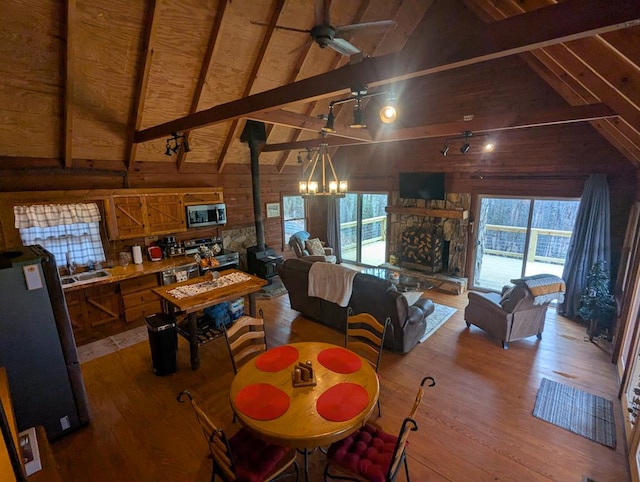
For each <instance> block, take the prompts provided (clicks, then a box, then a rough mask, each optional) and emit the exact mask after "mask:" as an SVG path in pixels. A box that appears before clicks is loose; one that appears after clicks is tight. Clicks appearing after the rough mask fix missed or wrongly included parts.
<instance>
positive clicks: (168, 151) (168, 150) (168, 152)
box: [164, 142, 171, 157]
mask: <svg viewBox="0 0 640 482" xmlns="http://www.w3.org/2000/svg"><path fill="white" fill-rule="evenodd" d="M166 147H167V150H166V151H164V155H165V156H169V157H171V146H170V145H169V143H168V142H167V146H166Z"/></svg>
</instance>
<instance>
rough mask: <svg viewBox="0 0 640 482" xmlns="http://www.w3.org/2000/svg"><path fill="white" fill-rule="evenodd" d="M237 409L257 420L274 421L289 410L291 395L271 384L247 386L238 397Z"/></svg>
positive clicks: (236, 400)
mask: <svg viewBox="0 0 640 482" xmlns="http://www.w3.org/2000/svg"><path fill="white" fill-rule="evenodd" d="M235 402H236V407H237V408H238V410H240V411H241V412H242V413H244V414H245V415H247V416H248V417H251V418H255V419H256V420H273V419H274V418H278V417H279V416H280V415H282V414H284V413H285V412H286V411H287V410H288V409H289V403H290V402H291V400H290V399H289V395H287V394H286V393H284V392H283V391H282V390H280V389H279V388H277V387H274V386H273V385H270V384H269V383H254V384H253V385H247V386H246V387H244V388H243V389H242V390H240V391H239V392H238V394H237V395H236V399H235Z"/></svg>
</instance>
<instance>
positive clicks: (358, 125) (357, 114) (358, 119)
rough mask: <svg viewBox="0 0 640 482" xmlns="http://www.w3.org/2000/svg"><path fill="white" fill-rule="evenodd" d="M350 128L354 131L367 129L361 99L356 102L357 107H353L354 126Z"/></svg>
mask: <svg viewBox="0 0 640 482" xmlns="http://www.w3.org/2000/svg"><path fill="white" fill-rule="evenodd" d="M349 127H351V128H352V129H365V128H366V127H367V125H366V124H365V123H364V111H363V110H362V105H361V104H360V99H358V100H357V101H356V105H355V106H354V107H353V124H351V125H350V126H349Z"/></svg>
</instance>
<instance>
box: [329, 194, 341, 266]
mask: <svg viewBox="0 0 640 482" xmlns="http://www.w3.org/2000/svg"><path fill="white" fill-rule="evenodd" d="M327 245H328V246H329V247H331V248H333V254H334V255H335V256H336V263H342V255H341V253H340V252H341V251H342V249H341V245H340V202H339V201H338V198H336V197H335V196H329V199H328V204H327Z"/></svg>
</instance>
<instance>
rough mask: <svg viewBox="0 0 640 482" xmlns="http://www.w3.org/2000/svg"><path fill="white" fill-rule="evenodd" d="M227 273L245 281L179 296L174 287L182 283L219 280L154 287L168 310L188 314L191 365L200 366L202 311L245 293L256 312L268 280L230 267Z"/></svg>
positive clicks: (202, 278) (251, 310) (222, 275)
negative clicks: (199, 322) (199, 336)
mask: <svg viewBox="0 0 640 482" xmlns="http://www.w3.org/2000/svg"><path fill="white" fill-rule="evenodd" d="M227 275H231V276H238V275H239V277H241V278H242V281H239V282H236V283H233V284H228V285H225V286H219V287H215V288H213V289H210V290H208V291H203V292H201V293H197V294H193V295H191V296H184V297H181V298H178V297H176V295H175V294H173V293H175V292H174V290H175V289H176V288H182V287H193V286H197V285H201V284H203V283H210V282H212V281H215V280H213V279H211V277H210V276H207V275H205V276H199V277H197V278H192V279H189V280H186V281H181V282H179V283H173V284H170V285H165V286H160V287H158V288H153V292H154V293H155V294H157V295H158V296H159V297H160V298H162V299H163V300H165V301H166V302H167V303H166V307H167V310H168V312H169V313H168V314H169V315H171V316H174V314H175V313H176V312H182V313H185V314H186V315H187V324H188V328H189V332H188V335H189V352H190V358H191V368H192V369H193V370H196V369H197V368H198V367H199V366H200V355H199V349H198V313H199V312H200V311H202V310H204V309H205V308H209V307H210V306H213V305H217V304H220V303H224V302H225V301H230V300H234V299H236V298H240V297H243V296H248V297H249V314H250V315H251V316H256V301H255V295H256V293H257V292H258V291H260V289H261V288H262V287H263V286H264V285H266V284H267V281H266V280H264V279H262V278H258V277H257V276H253V275H250V274H248V273H245V272H243V271H239V270H236V269H227V270H224V271H220V272H219V276H220V278H218V279H221V278H225V277H226V276H227Z"/></svg>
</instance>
